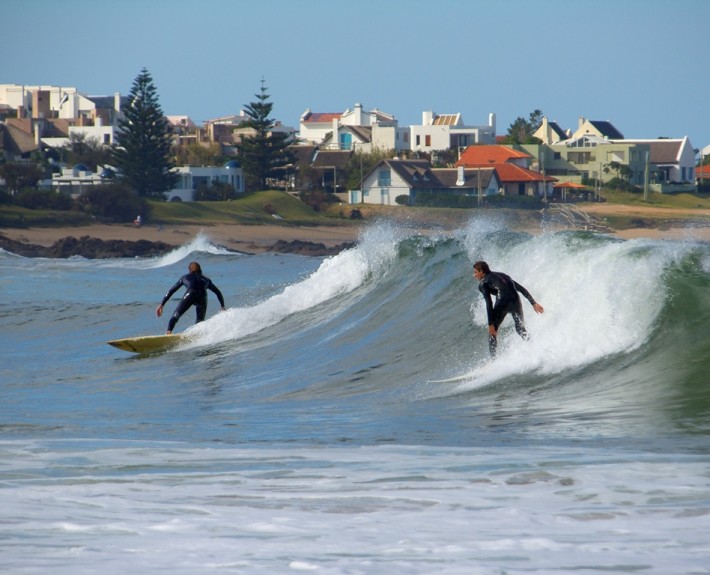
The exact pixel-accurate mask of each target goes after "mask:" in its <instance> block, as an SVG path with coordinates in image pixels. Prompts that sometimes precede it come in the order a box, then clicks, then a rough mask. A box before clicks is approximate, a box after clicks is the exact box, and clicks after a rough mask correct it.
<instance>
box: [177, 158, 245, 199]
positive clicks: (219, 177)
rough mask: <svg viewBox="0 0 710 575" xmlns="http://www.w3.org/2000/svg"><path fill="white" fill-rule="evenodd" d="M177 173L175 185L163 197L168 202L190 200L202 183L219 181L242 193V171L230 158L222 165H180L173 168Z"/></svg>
mask: <svg viewBox="0 0 710 575" xmlns="http://www.w3.org/2000/svg"><path fill="white" fill-rule="evenodd" d="M175 171H176V172H177V173H178V174H179V176H180V179H179V180H178V183H177V186H176V187H175V188H173V189H172V190H170V191H169V192H165V199H166V200H168V201H170V202H178V201H179V202H191V201H193V200H194V198H195V191H196V190H197V189H198V188H199V187H200V186H202V185H211V184H213V183H215V182H221V183H224V184H228V185H230V186H232V188H233V189H234V191H235V192H236V193H238V194H243V193H244V173H243V171H242V167H241V166H240V165H239V163H238V162H236V161H235V160H230V161H229V162H227V163H226V164H225V165H224V166H222V167H217V166H203V167H197V166H180V167H179V168H175Z"/></svg>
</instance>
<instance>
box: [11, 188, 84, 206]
mask: <svg viewBox="0 0 710 575" xmlns="http://www.w3.org/2000/svg"><path fill="white" fill-rule="evenodd" d="M14 203H15V205H17V206H21V207H23V208H27V209H29V210H71V209H72V207H73V205H74V202H73V201H72V199H71V196H69V194H64V193H62V192H55V191H54V190H38V189H36V188H24V189H22V190H20V191H19V192H17V194H15V201H14Z"/></svg>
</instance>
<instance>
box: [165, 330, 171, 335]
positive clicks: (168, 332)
mask: <svg viewBox="0 0 710 575" xmlns="http://www.w3.org/2000/svg"><path fill="white" fill-rule="evenodd" d="M171 333H173V332H172V331H170V330H168V331H166V332H165V334H166V335H170V334H171Z"/></svg>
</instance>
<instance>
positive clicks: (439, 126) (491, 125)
mask: <svg viewBox="0 0 710 575" xmlns="http://www.w3.org/2000/svg"><path fill="white" fill-rule="evenodd" d="M409 130H410V137H409V140H410V141H409V147H408V148H407V149H410V150H413V151H417V152H433V151H436V150H448V149H452V150H459V149H462V148H465V147H467V146H471V145H473V144H495V138H496V116H495V114H493V113H491V114H489V115H488V124H487V125H485V126H466V125H465V124H464V122H463V119H462V118H461V114H441V115H439V114H435V113H434V112H432V111H428V112H423V113H422V123H421V125H412V126H410V127H409Z"/></svg>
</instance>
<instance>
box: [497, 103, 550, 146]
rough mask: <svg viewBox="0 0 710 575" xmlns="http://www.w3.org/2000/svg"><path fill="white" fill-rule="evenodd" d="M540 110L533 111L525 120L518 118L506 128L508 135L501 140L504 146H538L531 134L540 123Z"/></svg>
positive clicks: (536, 140) (537, 141)
mask: <svg viewBox="0 0 710 575" xmlns="http://www.w3.org/2000/svg"><path fill="white" fill-rule="evenodd" d="M543 116H544V114H543V113H542V110H534V111H533V112H531V113H530V115H529V116H528V118H527V119H525V118H523V117H522V116H519V117H518V118H516V119H515V121H514V122H513V123H512V124H511V125H510V126H509V127H508V134H507V135H506V136H505V138H504V139H503V143H504V144H538V143H540V140H538V139H537V138H534V137H533V134H534V133H535V131H536V130H537V129H538V127H539V126H540V124H541V123H542V117H543Z"/></svg>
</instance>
